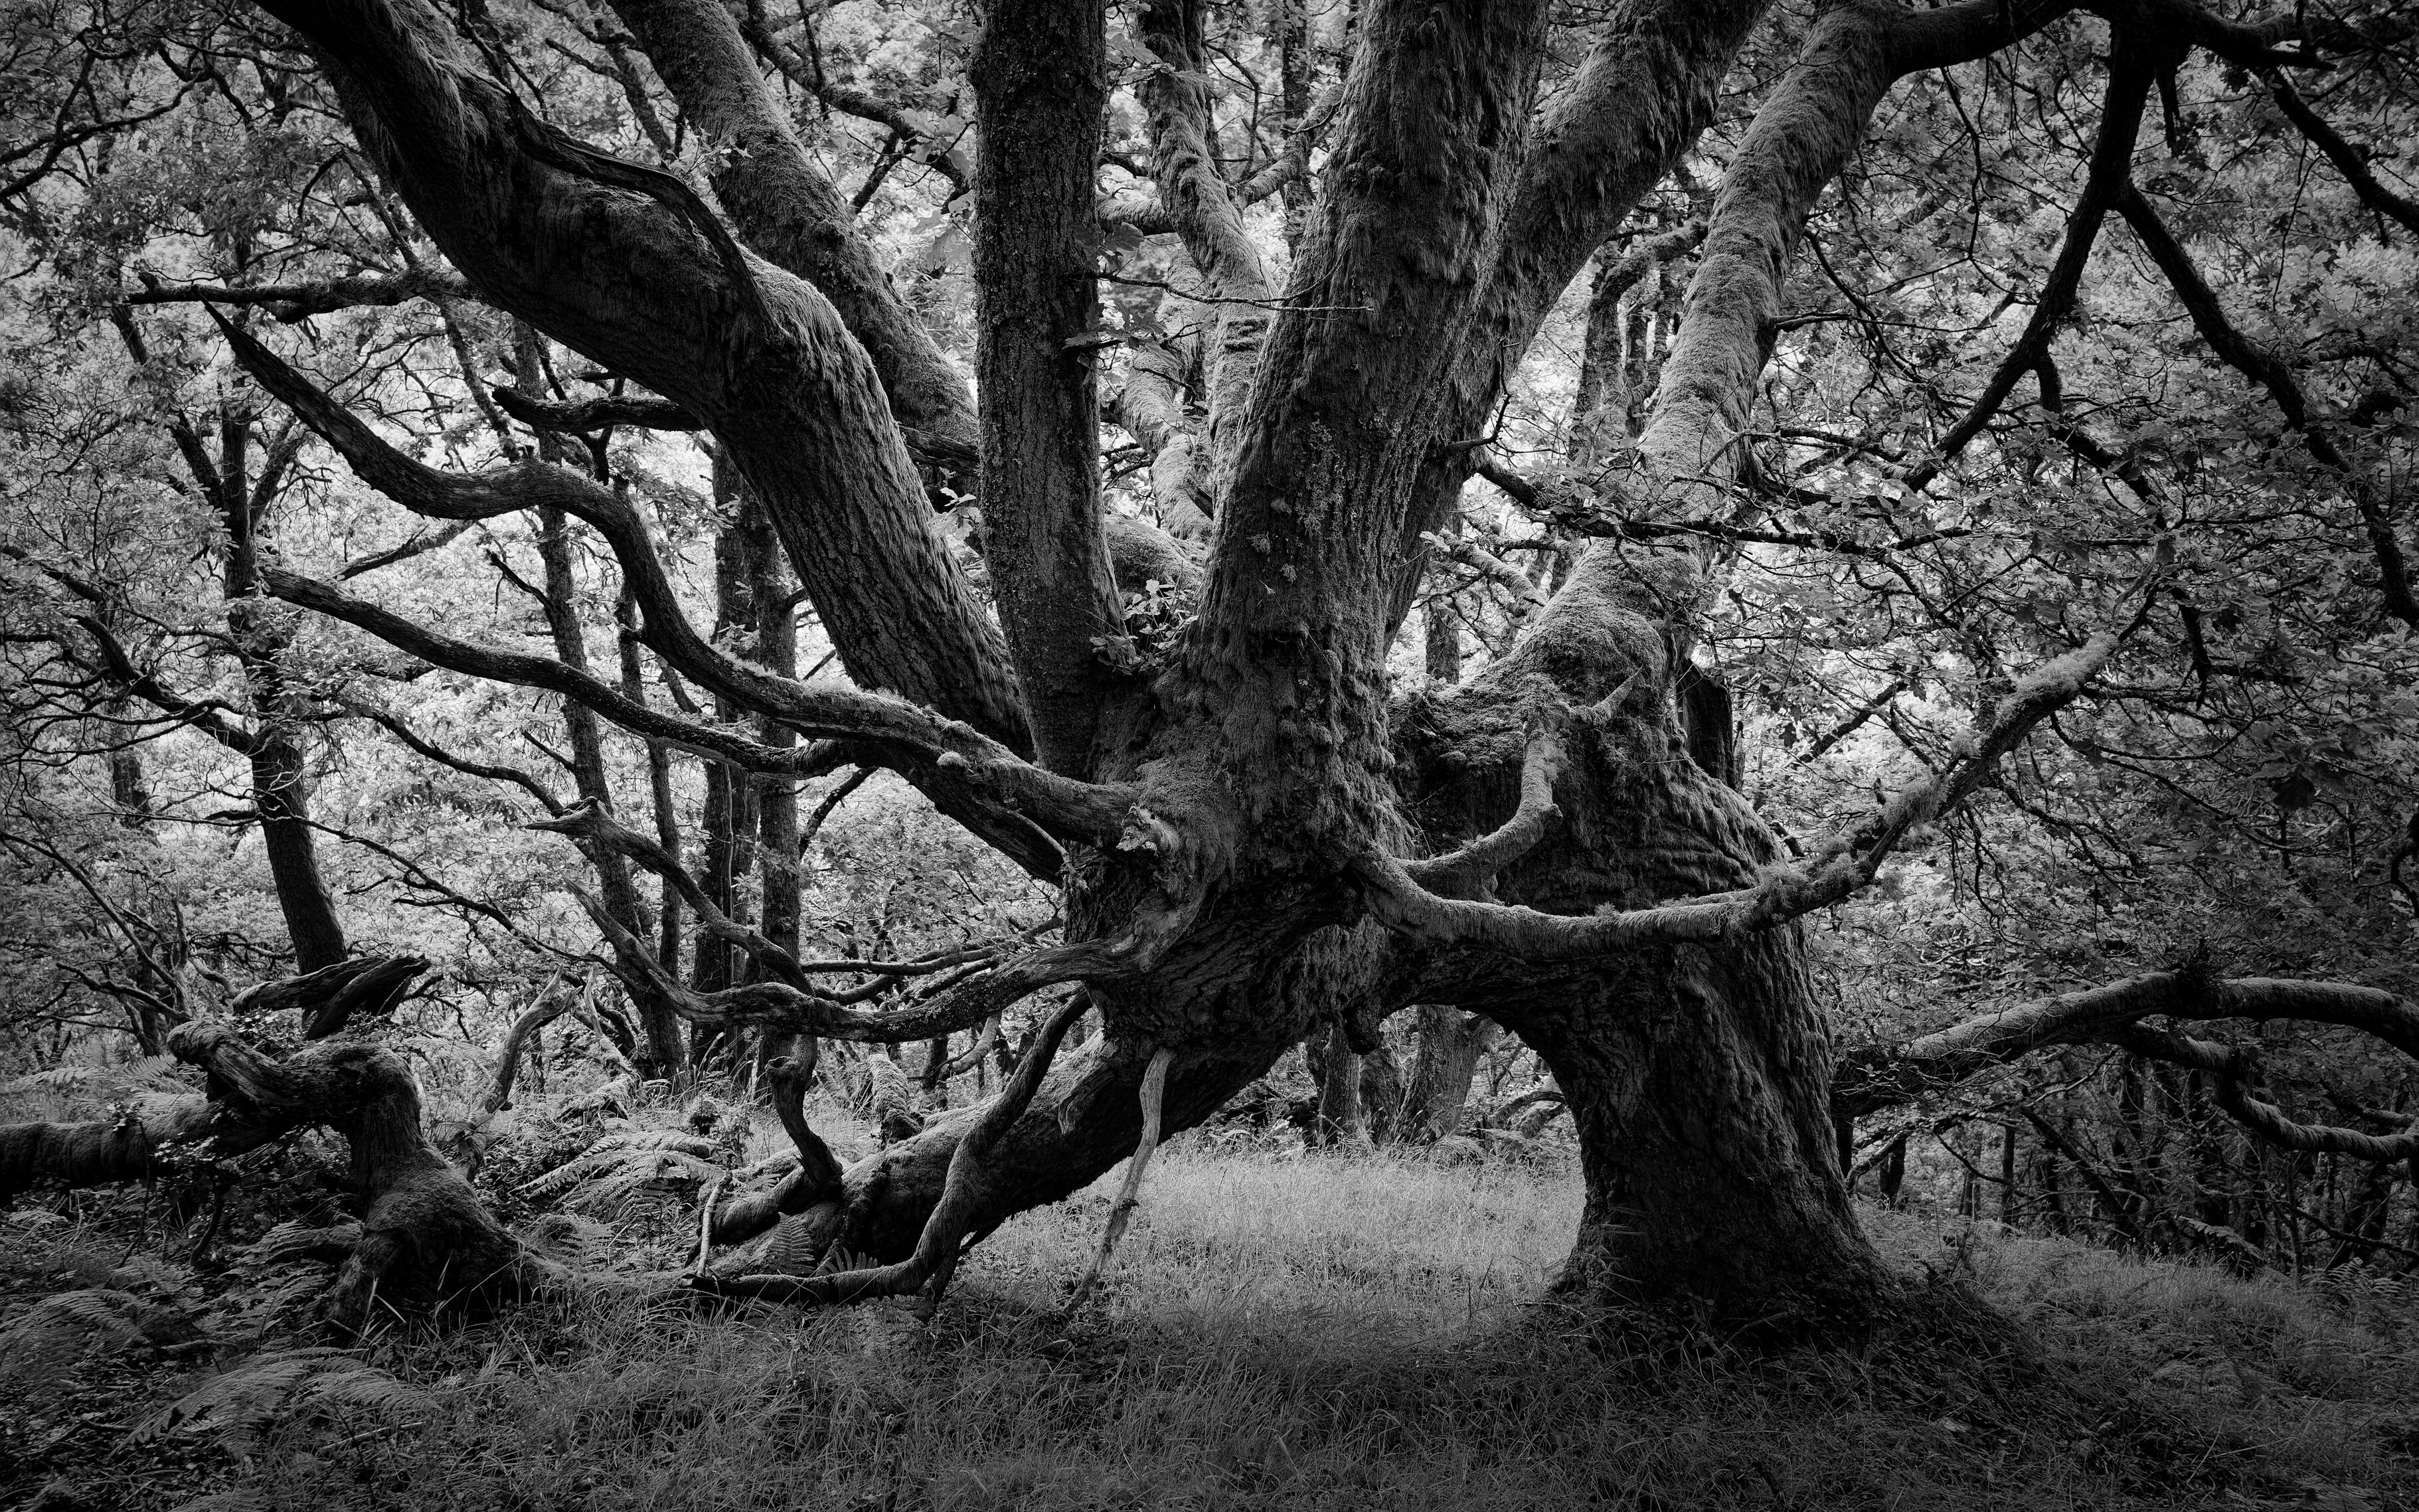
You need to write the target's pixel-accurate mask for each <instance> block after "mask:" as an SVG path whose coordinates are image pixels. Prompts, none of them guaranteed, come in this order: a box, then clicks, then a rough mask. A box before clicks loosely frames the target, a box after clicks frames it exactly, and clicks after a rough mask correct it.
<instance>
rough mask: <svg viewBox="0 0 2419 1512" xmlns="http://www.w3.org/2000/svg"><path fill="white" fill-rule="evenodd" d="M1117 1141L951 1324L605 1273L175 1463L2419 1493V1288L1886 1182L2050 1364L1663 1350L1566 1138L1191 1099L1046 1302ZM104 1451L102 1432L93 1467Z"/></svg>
mask: <svg viewBox="0 0 2419 1512" xmlns="http://www.w3.org/2000/svg"><path fill="white" fill-rule="evenodd" d="M1114 1179H1115V1173H1112V1175H1111V1176H1110V1177H1107V1178H1103V1180H1102V1183H1101V1184H1100V1185H1098V1186H1096V1187H1094V1188H1093V1189H1092V1190H1091V1191H1090V1192H1089V1193H1087V1194H1086V1195H1085V1196H1082V1197H1079V1198H1077V1199H1076V1200H1075V1201H1073V1202H1071V1203H1069V1204H1066V1205H1064V1206H1062V1207H1060V1208H1057V1209H1054V1210H1050V1211H1043V1212H1039V1213H1033V1214H1028V1215H1026V1216H1025V1217H1024V1218H1022V1219H1019V1220H1017V1221H1016V1222H1014V1223H1011V1224H1010V1225H1009V1226H1007V1227H1004V1228H1003V1229H1001V1230H1000V1232H999V1233H998V1234H997V1235H995V1236H994V1238H993V1239H992V1240H990V1241H989V1242H987V1243H986V1244H985V1245H984V1246H983V1247H982V1249H981V1250H979V1251H978V1254H977V1257H975V1258H974V1259H973V1260H971V1261H970V1262H969V1264H968V1266H967V1268H966V1271H965V1272H964V1273H963V1275H962V1276H961V1279H960V1281H959V1284H958V1288H957V1290H956V1291H955V1292H953V1293H952V1295H951V1298H950V1301H949V1303H948V1305H947V1306H946V1307H945V1308H944V1310H943V1312H942V1314H941V1316H940V1317H939V1319H936V1320H935V1321H934V1322H933V1323H932V1324H931V1325H929V1326H924V1325H918V1324H917V1323H916V1322H915V1321H914V1320H913V1319H912V1318H910V1317H909V1316H908V1315H907V1314H906V1313H905V1311H904V1310H902V1309H900V1308H895V1307H890V1306H882V1307H872V1308H861V1309H855V1310H848V1311H841V1312H837V1313H830V1314H824V1315H813V1316H809V1315H801V1314H796V1313H791V1312H785V1311H771V1310H767V1311H762V1312H753V1313H747V1314H741V1315H737V1316H728V1317H720V1318H712V1317H701V1316H698V1315H696V1314H693V1313H690V1312H688V1311H686V1310H684V1309H681V1308H677V1307H666V1306H662V1305H650V1304H647V1303H646V1302H644V1301H643V1300H641V1299H639V1298H638V1297H636V1296H632V1295H626V1294H625V1295H609V1294H600V1295H597V1296H593V1297H590V1298H587V1299H585V1300H583V1301H580V1302H578V1303H576V1304H570V1305H567V1306H564V1307H561V1308H556V1309H551V1310H532V1311H528V1312H524V1313H521V1314H519V1315H516V1316H515V1317H513V1318H510V1319H505V1320H503V1321H501V1322H499V1323H495V1324H491V1325H488V1326H485V1327H480V1328H473V1329H468V1330H454V1331H450V1332H445V1333H441V1334H430V1335H423V1336H419V1337H408V1338H407V1337H401V1336H398V1337H394V1338H390V1339H388V1340H385V1341H383V1342H382V1343H380V1344H378V1345H377V1346H376V1347H375V1348H374V1349H373V1350H371V1351H370V1359H371V1363H373V1364H375V1365H379V1366H382V1367H384V1368H386V1369H389V1370H392V1371H393V1372H394V1373H395V1374H396V1375H397V1376H400V1377H402V1378H404V1379H405V1380H407V1381H412V1382H414V1383H416V1384H418V1385H420V1386H422V1387H423V1388H424V1390H423V1392H422V1393H421V1394H420V1395H419V1396H417V1397H416V1398H414V1399H413V1400H412V1401H411V1402H410V1403H409V1404H408V1406H400V1407H397V1406H389V1407H384V1408H377V1409H371V1408H348V1407H343V1406H339V1407H337V1408H335V1409H333V1410H328V1411H321V1412H313V1413H307V1414H300V1415H289V1416H286V1417H285V1418H283V1419H281V1420H280V1421H278V1422H276V1423H274V1424H273V1425H271V1426H270V1427H268V1428H267V1429H265V1430H264V1432H263V1434H262V1437H261V1440H260V1442H259V1443H257V1444H254V1445H252V1446H250V1447H251V1451H252V1452H251V1458H249V1460H248V1461H247V1462H237V1461H234V1460H232V1459H230V1458H227V1457H225V1456H224V1454H223V1452H222V1453H221V1454H219V1456H218V1457H217V1458H214V1459H213V1458H207V1457H206V1461H205V1469H206V1473H205V1474H204V1475H202V1476H200V1477H199V1478H196V1477H195V1476H193V1475H192V1474H190V1473H189V1474H188V1476H187V1478H186V1479H185V1481H184V1482H183V1485H182V1489H181V1498H191V1497H193V1496H196V1495H199V1494H201V1493H203V1492H204V1491H206V1490H207V1491H211V1492H217V1493H223V1495H224V1497H225V1499H224V1500H223V1501H214V1502H212V1503H211V1504H210V1505H213V1506H218V1507H225V1508H233V1507H238V1506H261V1507H281V1508H282V1507H298V1508H299V1507H303V1506H316V1505H334V1506H344V1507H389V1506H391V1507H397V1508H412V1509H420V1508H427V1509H436V1508H455V1507H459V1508H491V1507H492V1508H515V1509H539V1508H562V1509H566V1512H568V1509H572V1508H579V1509H586V1508H600V1509H610V1508H624V1507H627V1508H641V1507H643V1508H650V1509H655V1508H726V1507H728V1508H741V1507H768V1508H769V1507H796V1506H805V1507H814V1508H848V1509H869V1512H870V1509H874V1508H881V1509H885V1512H892V1509H897V1512H905V1509H922V1508H930V1509H934V1512H939V1509H960V1508H963V1509H975V1508H1009V1507H1013V1508H1033V1509H1062V1508H1065V1509H1072V1508H1106V1507H1136V1508H1142V1507H1166V1508H1194V1507H1198V1508H1210V1507H1219V1508H1293V1507H1303V1508H1308V1507H1319V1508H1385V1509H1394V1508H1402V1509H1407V1512H1409V1509H1418V1508H1490V1509H1492V1508H1505V1509H1512V1508H1526V1507H1548V1506H1552V1507H1563V1506H1604V1507H1631V1508H1641V1509H1643V1508H1665V1509H1670V1508H1682V1507H1687V1508H1695V1507H1708V1508H1711V1507H1774V1508H1780V1507H1791V1508H1808V1509H1813V1508H1823V1509H1830V1508H1851V1507H1855V1508H1861V1507H1874V1508H1883V1507H1887V1508H1905V1509H1917V1508H1942V1509H1948V1508H1960V1509H1962V1508H1986V1507H1998V1508H2010V1509H2014V1508H2025V1509H2036V1508H2060V1507H2076V1508H2082V1507H2107V1506H2171V1507H2196V1508H2197V1507H2212V1506H2227V1505H2242V1506H2257V1505H2274V1506H2288V1505H2290V1506H2303V1507H2326V1506H2334V1507H2337V1508H2371V1509H2385V1508H2393V1507H2402V1506H2409V1505H2411V1504H2412V1503H2411V1501H2410V1500H2409V1498H2410V1497H2411V1483H2412V1477H2413V1473H2414V1470H2419V1464H2414V1461H2413V1460H2412V1459H2411V1458H2409V1451H2410V1450H2411V1449H2413V1448H2419V1435H2414V1434H2413V1431H2412V1430H2413V1427H2414V1426H2419V1418H2414V1417H2413V1415H2412V1414H2411V1409H2410V1408H2409V1407H2408V1406H2406V1405H2405V1404H2407V1403H2410V1402H2411V1401H2412V1400H2413V1399H2414V1397H2413V1393H2414V1390H2419V1359H2414V1352H2413V1335H2412V1332H2411V1330H2412V1309H2411V1306H2410V1305H2409V1304H2408V1303H2407V1302H2406V1301H2405V1300H2404V1299H2403V1298H2400V1297H2398V1296H2396V1295H2394V1294H2393V1293H2392V1292H2391V1291H2390V1289H2388V1288H2375V1289H2372V1290H2369V1291H2365V1292H2357V1293H2355V1292H2334V1293H2330V1292H2328V1291H2325V1290H2322V1289H2319V1288H2309V1287H2295V1286H2291V1285H2289V1284H2282V1283H2246V1282H2242V1281H2238V1280H2235V1279H2232V1278H2230V1277H2227V1276H2225V1275H2223V1274H2219V1273H2211V1272H2207V1271H2201V1270H2196V1269H2192V1268H2188V1267H2180V1266H2174V1265H2165V1264H2138V1263H2134V1262H2129V1261H2125V1260H2122V1259H2120V1258H2118V1257H2113V1256H2109V1255H2106V1254H2104V1253H2103V1252H2099V1251H2093V1250H2089V1249H2086V1248H2084V1247H2082V1246H2077V1245H2071V1244H2063V1243H2058V1242H2044V1241H2035V1240H2026V1239H2017V1238H2011V1237H2005V1236H1994V1235H1991V1234H1987V1233H1980V1232H1971V1231H1969V1232H1966V1233H1964V1234H1961V1235H1958V1236H1956V1237H1955V1238H1954V1239H1953V1240H1951V1241H1944V1239H1943V1236H1942V1233H1941V1229H1940V1226H1939V1225H1937V1224H1932V1225H1926V1224H1921V1223H1918V1222H1916V1221H1913V1220H1910V1219H1907V1218H1904V1217H1902V1216H1898V1215H1892V1214H1872V1215H1869V1217H1870V1221H1871V1222H1872V1225H1873V1227H1875V1228H1876V1230H1877V1231H1878V1232H1879V1233H1880V1235H1881V1237H1882V1239H1883V1241H1884V1242H1885V1243H1886V1245H1887V1247H1888V1248H1889V1249H1890V1250H1891V1252H1892V1253H1893V1254H1894V1255H1896V1256H1898V1257H1902V1258H1903V1261H1904V1263H1905V1264H1906V1265H1907V1266H1908V1268H1909V1269H1910V1271H1912V1272H1915V1273H1918V1274H1920V1273H1921V1271H1922V1269H1923V1268H1924V1267H1926V1266H1928V1267H1930V1268H1931V1269H1932V1270H1933V1271H1934V1272H1935V1273H1957V1274H1959V1275H1961V1276H1962V1277H1964V1279H1966V1280H1968V1281H1970V1282H1971V1284H1972V1285H1973V1286H1975V1287H1976V1288H1979V1289H1980V1292H1981V1293H1982V1294H1983V1295H1984V1296H1986V1297H1988V1298H1989V1299H1990V1300H1992V1301H1993V1302H1994V1303H1995V1304H1997V1305H1998V1306H2000V1307H2001V1308H2003V1309H2005V1310H2007V1311H2009V1312H2011V1313H2012V1314H2013V1315H2014V1316H2015V1317H2016V1318H2017V1319H2019V1320H2020V1321H2021V1322H2022V1323H2023V1324H2024V1325H2025V1326H2026V1328H2027V1329H2028V1330H2029V1331H2030V1332H2031V1333H2032V1334H2033V1335H2035V1336H2036V1337H2038V1338H2039V1339H2040V1340H2041V1341H2042V1346H2043V1348H2044V1350H2046V1352H2047V1354H2048V1356H2049V1359H2048V1361H2047V1363H2046V1364H2045V1365H2042V1366H2040V1367H2038V1368H2036V1369H2034V1370H2032V1371H2030V1372H2029V1373H2025V1372H2018V1373H2014V1374H2008V1373H1995V1372H1992V1371H1986V1370H1983V1369H1980V1368H1974V1369H1971V1370H1962V1369H1961V1368H1959V1367H1958V1366H1957V1365H1955V1364H1954V1363H1952V1365H1951V1367H1950V1368H1949V1369H1947V1370H1945V1371H1944V1370H1940V1369H1909V1370H1902V1369H1901V1368H1900V1367H1899V1365H1898V1364H1897V1363H1896V1362H1895V1360H1894V1357H1893V1356H1892V1355H1890V1354H1889V1353H1887V1351H1885V1352H1883V1353H1877V1354H1868V1355H1865V1356H1861V1357H1859V1356H1851V1355H1837V1354H1834V1355H1801V1356H1795V1357H1789V1358H1783V1359H1779V1360H1769V1359H1767V1360H1762V1361H1744V1360H1722V1359H1718V1358H1709V1357H1706V1356H1703V1355H1697V1356H1694V1357H1690V1358H1677V1359H1675V1358H1670V1357H1661V1358H1649V1357H1647V1356H1644V1355H1641V1354H1639V1353H1636V1352H1632V1350H1631V1349H1630V1348H1628V1347H1625V1346H1620V1345H1615V1344H1607V1343H1605V1342H1603V1337H1604V1336H1603V1335H1602V1334H1601V1332H1600V1331H1598V1330H1596V1329H1594V1328H1591V1327H1590V1326H1588V1325H1589V1321H1590V1320H1589V1319H1584V1318H1580V1317H1579V1316H1577V1315H1575V1314H1572V1313H1569V1312H1566V1311H1564V1310H1562V1309H1558V1308H1556V1307H1555V1306H1553V1305H1552V1304H1546V1303H1542V1302H1541V1301H1540V1300H1539V1299H1540V1297H1541V1294H1542V1290H1543V1287H1544V1283H1545V1280H1546V1278H1547V1276H1548V1273H1550V1270H1551V1268H1552V1266H1553V1265H1554V1263H1555V1262H1556V1261H1557V1260H1558V1259H1559V1258H1560V1257H1561V1255H1562V1254H1563V1252H1564V1249H1565V1248H1566V1246H1567V1244H1568V1243H1569V1241H1570V1237H1571V1231H1572V1228H1573V1227H1574V1225H1575V1223H1576V1219H1577V1210H1578V1205H1579V1183H1578V1180H1577V1177H1576V1175H1575V1174H1574V1173H1573V1172H1571V1171H1569V1170H1567V1169H1563V1168H1555V1167H1550V1166H1549V1167H1541V1168H1527V1167H1518V1166H1505V1165H1488V1166H1482V1167H1469V1166H1441V1165H1433V1164H1430V1163H1428V1162H1425V1161H1424V1160H1421V1159H1418V1158H1416V1157H1408V1156H1380V1157H1378V1158H1376V1159H1368V1160H1359V1161H1338V1160H1333V1159H1322V1158H1316V1157H1312V1158H1303V1157H1298V1156H1297V1157H1285V1156H1279V1155H1273V1154H1271V1153H1270V1152H1267V1151H1265V1150H1252V1149H1225V1150H1222V1149H1218V1148H1216V1147H1214V1146H1212V1145H1210V1144H1208V1143H1206V1142H1203V1141H1201V1140H1199V1139H1197V1138H1195V1139H1188V1140H1179V1141H1178V1142H1177V1143H1176V1144H1174V1145H1173V1146H1171V1147H1170V1148H1169V1149H1167V1151H1166V1152H1165V1154H1164V1155H1163V1164H1159V1165H1154V1167H1153V1170H1152V1173H1151V1180H1150V1183H1149V1185H1148V1188H1147V1189H1146V1192H1145V1196H1144V1203H1143V1208H1142V1211H1141V1212H1140V1214H1139V1215H1138V1216H1137V1219H1136V1221H1135V1225H1134V1227H1133V1229H1132V1232H1131V1233H1130V1234H1129V1237H1128V1240H1127V1242H1126V1243H1125V1245H1124V1246H1123V1247H1122V1248H1121V1250H1120V1253H1119V1257H1118V1258H1117V1261H1116V1262H1115V1263H1114V1265H1113V1266H1112V1268H1111V1274H1110V1278H1109V1280H1110V1285H1109V1286H1108V1287H1107V1288H1106V1289H1105V1291H1104V1293H1103V1294H1102V1295H1101V1296H1100V1297H1098V1298H1096V1301H1095V1304H1094V1306H1093V1308H1092V1310H1091V1312H1090V1313H1089V1314H1088V1315H1087V1316H1086V1319H1084V1320H1083V1321H1082V1322H1080V1323H1079V1324H1078V1325H1077V1326H1075V1327H1074V1328H1072V1329H1070V1328H1067V1327H1064V1326H1058V1325H1054V1324H1053V1323H1052V1322H1050V1321H1049V1319H1047V1317H1046V1316H1044V1310H1045V1309H1046V1308H1047V1307H1048V1306H1049V1305H1050V1304H1053V1303H1054V1302H1055V1300H1056V1298H1057V1296H1058V1295H1059V1294H1060V1291H1061V1289H1062V1288H1063V1287H1064V1285H1065V1283H1066V1282H1067V1281H1068V1280H1069V1279H1070V1278H1071V1276H1073V1275H1074V1274H1075V1273H1077V1272H1078V1271H1079V1270H1080V1269H1081V1266H1082V1263H1083V1260H1084V1258H1085V1257H1086V1254H1087V1253H1088V1250H1089V1248H1090V1246H1091V1245H1092V1244H1093V1243H1094V1242H1095V1241H1096V1237H1097V1233H1098V1227H1099V1223H1100V1221H1101V1218H1102V1213H1103V1211H1104V1208H1105V1205H1106V1202H1107V1194H1108V1192H1109V1191H1110V1190H1111V1189H1112V1187H1111V1183H1112V1182H1113V1181H1114ZM98 1358H99V1357H98V1356H96V1360H98ZM1934 1363H1935V1364H1936V1363H1937V1362H1936V1361H1935V1362H1934ZM170 1374H171V1375H172V1376H173V1378H174V1379H160V1380H154V1381H148V1382H147V1383H144V1384H141V1385H139V1386H135V1387H130V1388H129V1389H131V1390H132V1389H140V1390H148V1391H150V1392H152V1393H153V1394H154V1395H155V1396H158V1397H160V1398H162V1399H164V1398H165V1397H166V1396H171V1395H174V1394H177V1393H179V1392H184V1391H191V1390H192V1389H193V1383H194V1382H195V1381H197V1380H198V1379H200V1377H199V1374H198V1372H196V1371H193V1370H182V1371H174V1372H171V1373H170ZM1961 1375H1964V1376H1968V1377H1970V1378H1971V1379H1967V1380H1960V1379H1959V1377H1960V1376H1961ZM1994 1378H1995V1379H1994ZM2011 1382H2012V1383H2013V1384H2012V1385H2011V1384H2010V1383H2011ZM2011 1391H2012V1392H2014V1393H2016V1394H2017V1395H2016V1398H2015V1399H2011V1398H2010V1396H2009V1395H2008V1394H2009V1392H2011ZM2129 1397H2130V1398H2131V1401H2132V1404H2133V1405H2130V1406H2129V1405H2125V1401H2126V1399H2127V1398H2129ZM2027 1398H2029V1399H2027ZM2078 1404H2079V1405H2078ZM144 1410H145V1409H144V1406H143V1404H139V1403H134V1404H129V1406H128V1408H127V1409H126V1416H127V1418H128V1420H130V1421H131V1420H132V1419H133V1418H135V1417H139V1416H140V1415H141V1414H142V1412H143V1411H144ZM95 1447H96V1449H105V1448H106V1445H103V1444H98V1443H97V1444H96V1445H95ZM115 1468H116V1466H115V1465H114V1463H113V1461H112V1460H111V1459H110V1458H109V1457H108V1455H107V1454H105V1453H104V1454H101V1455H100V1456H97V1457H96V1458H95V1460H94V1462H93V1464H92V1465H91V1466H90V1467H89V1472H88V1473H89V1475H90V1476H92V1477H97V1478H95V1479H92V1480H91V1481H90V1483H89V1484H90V1489H91V1490H95V1491H98V1490H100V1489H103V1488H105V1487H106V1486H108V1485H110V1484H112V1483H110V1482H109V1481H108V1480H107V1477H108V1476H109V1475H110V1474H111V1473H113V1471H114V1469H115ZM127 1484H128V1485H131V1484H132V1483H131V1481H130V1482H128V1483H127ZM155 1490H156V1487H155ZM179 1499H180V1497H179V1496H168V1495H164V1494H154V1493H153V1492H146V1493H145V1494H144V1496H143V1497H141V1498H140V1499H136V1498H134V1497H132V1496H131V1495H129V1496H128V1497H127V1498H125V1499H124V1500H121V1501H117V1502H112V1501H110V1500H107V1499H106V1498H103V1499H99V1500H93V1501H90V1502H89V1503H88V1504H90V1505H93V1506H116V1505H121V1504H124V1505H135V1504H142V1505H159V1506H170V1505H174V1504H177V1501H178V1500H179Z"/></svg>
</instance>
